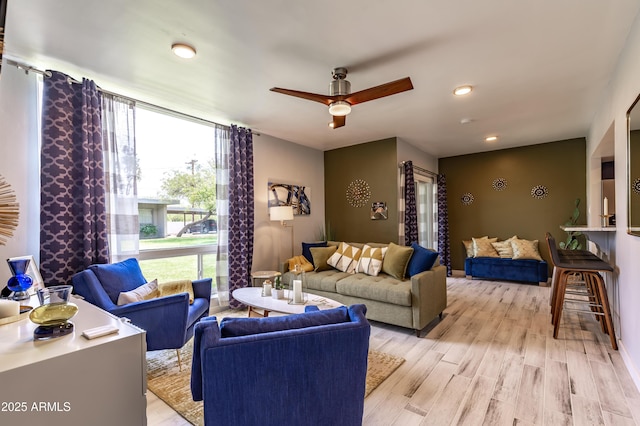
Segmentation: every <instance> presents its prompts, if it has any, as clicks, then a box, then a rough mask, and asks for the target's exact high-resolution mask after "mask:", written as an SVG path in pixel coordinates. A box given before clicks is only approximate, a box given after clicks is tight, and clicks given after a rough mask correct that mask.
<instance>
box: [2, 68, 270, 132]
mask: <svg viewBox="0 0 640 426" xmlns="http://www.w3.org/2000/svg"><path fill="white" fill-rule="evenodd" d="M7 65H12V66H14V67H16V68H18V69H21V70H24V72H25V74H29V73H30V72H34V73H36V74H40V75H41V76H43V77H51V75H52V74H51V71H42V70H40V69H38V68H35V67H32V66H31V65H27V64H23V63H20V62H17V61H13V60H11V59H7ZM67 81H68V82H69V83H74V84H82V82H81V81H78V80H76V79H74V78H72V77H69V76H67ZM98 91H99V92H102V93H104V94H107V95H111V96H117V97H119V98H122V99H125V100H127V101H130V102H135V103H136V104H140V105H143V106H146V107H147V108H150V109H155V110H159V111H162V112H165V113H167V114H171V115H177V116H180V117H182V118H187V119H190V120H192V121H197V122H202V123H205V124H207V125H213V126H222V127H224V128H227V129H229V128H230V127H231V126H227V125H224V124H220V123H216V122H214V121H210V120H207V119H204V118H200V117H196V116H194V115H190V114H185V113H184V112H180V111H176V110H173V109H170V108H166V107H162V106H159V105H155V104H152V103H150V102H146V101H141V100H139V99H135V98H131V97H129V96H123V95H120V94H118V93H114V92H110V91H108V90H105V89H102V88H100V87H98ZM251 134H252V135H255V136H260V133H256V132H253V131H252V132H251Z"/></svg>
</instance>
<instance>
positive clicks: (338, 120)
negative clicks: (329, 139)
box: [331, 115, 347, 129]
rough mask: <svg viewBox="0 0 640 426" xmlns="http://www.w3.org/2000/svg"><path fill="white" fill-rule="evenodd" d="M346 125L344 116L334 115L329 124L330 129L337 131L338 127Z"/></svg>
mask: <svg viewBox="0 0 640 426" xmlns="http://www.w3.org/2000/svg"><path fill="white" fill-rule="evenodd" d="M345 124H347V116H346V115H334V116H333V122H332V123H331V128H332V129H337V128H338V127H342V126H344V125H345Z"/></svg>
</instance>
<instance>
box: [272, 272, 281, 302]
mask: <svg viewBox="0 0 640 426" xmlns="http://www.w3.org/2000/svg"><path fill="white" fill-rule="evenodd" d="M275 279H276V283H275V284H274V286H273V289H272V290H271V297H273V298H274V299H284V284H282V280H281V279H280V277H279V276H277V277H276V278H275Z"/></svg>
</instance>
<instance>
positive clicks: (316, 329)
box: [191, 305, 370, 426]
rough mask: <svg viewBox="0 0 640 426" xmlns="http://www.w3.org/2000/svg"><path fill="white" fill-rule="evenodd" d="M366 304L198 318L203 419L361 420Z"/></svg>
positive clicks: (194, 376)
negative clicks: (263, 315) (284, 313)
mask: <svg viewBox="0 0 640 426" xmlns="http://www.w3.org/2000/svg"><path fill="white" fill-rule="evenodd" d="M365 313H366V306H365V305H353V306H351V307H349V308H347V307H344V306H343V307H340V308H336V309H330V310H324V311H315V312H306V313H303V314H297V315H289V316H280V317H267V318H224V319H223V320H222V321H221V323H220V325H218V322H217V321H216V319H215V317H209V318H205V319H203V320H202V321H200V322H199V323H198V324H196V331H195V337H194V349H193V363H192V366H191V393H192V395H193V399H194V400H195V401H201V400H204V423H205V425H214V424H221V425H223V424H236V425H244V426H249V425H261V426H269V425H341V426H349V425H354V426H355V425H358V426H360V425H361V424H362V415H363V409H364V392H365V382H366V375H367V354H368V350H369V334H370V326H369V323H368V321H367V320H366V318H365Z"/></svg>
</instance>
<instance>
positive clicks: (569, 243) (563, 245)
mask: <svg viewBox="0 0 640 426" xmlns="http://www.w3.org/2000/svg"><path fill="white" fill-rule="evenodd" d="M578 206H580V198H576V201H575V206H574V208H573V214H572V215H571V217H570V218H569V220H568V221H567V222H566V223H565V224H564V226H576V224H577V223H578V217H579V216H580V209H579V208H578ZM565 232H566V233H567V240H566V241H560V244H559V246H560V249H562V250H581V249H582V243H581V241H580V240H581V238H579V237H581V236H582V232H579V231H565Z"/></svg>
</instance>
